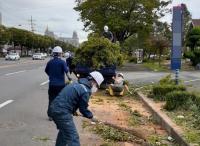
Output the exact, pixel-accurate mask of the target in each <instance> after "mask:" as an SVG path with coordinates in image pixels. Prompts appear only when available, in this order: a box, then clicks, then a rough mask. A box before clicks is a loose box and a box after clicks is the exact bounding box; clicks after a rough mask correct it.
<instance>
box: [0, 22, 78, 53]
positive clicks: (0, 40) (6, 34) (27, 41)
mask: <svg viewBox="0 0 200 146" xmlns="http://www.w3.org/2000/svg"><path fill="white" fill-rule="evenodd" d="M4 44H10V45H14V46H20V47H26V48H27V49H28V50H30V49H32V50H35V51H37V50H38V49H40V50H41V51H47V48H49V47H51V48H53V47H54V46H55V45H59V46H61V47H62V48H63V50H64V51H65V50H70V51H72V50H73V49H74V46H72V45H70V44H68V43H65V42H62V41H59V40H55V39H54V38H51V37H48V36H43V35H40V34H35V33H32V32H30V31H27V30H23V29H18V28H6V27H4V26H0V45H4Z"/></svg>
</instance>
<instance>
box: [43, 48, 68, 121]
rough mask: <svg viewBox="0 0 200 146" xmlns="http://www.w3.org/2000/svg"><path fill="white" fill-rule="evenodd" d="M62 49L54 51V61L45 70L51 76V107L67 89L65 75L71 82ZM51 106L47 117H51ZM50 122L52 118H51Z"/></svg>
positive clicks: (49, 90)
mask: <svg viewBox="0 0 200 146" xmlns="http://www.w3.org/2000/svg"><path fill="white" fill-rule="evenodd" d="M61 56H62V48H61V47H60V46H56V47H55V48H54V49H53V59H51V60H50V61H49V62H48V63H47V65H46V68H45V72H46V74H47V75H48V76H49V89H48V95H49V106H50V104H51V102H52V101H53V100H54V98H55V97H56V96H57V95H58V93H59V92H60V91H61V90H62V89H63V88H64V87H65V74H66V75H67V77H68V80H71V78H70V76H69V75H68V67H67V64H66V63H65V61H63V60H62V59H61ZM49 106H48V110H47V115H48V116H49ZM49 120H50V121H51V120H52V118H51V117H50V116H49Z"/></svg>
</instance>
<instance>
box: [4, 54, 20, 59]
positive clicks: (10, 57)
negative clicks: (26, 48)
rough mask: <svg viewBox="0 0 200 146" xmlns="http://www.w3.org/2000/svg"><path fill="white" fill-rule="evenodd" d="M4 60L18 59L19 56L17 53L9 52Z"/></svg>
mask: <svg viewBox="0 0 200 146" xmlns="http://www.w3.org/2000/svg"><path fill="white" fill-rule="evenodd" d="M5 59H6V60H20V56H19V54H18V53H9V54H7V55H6V57H5Z"/></svg>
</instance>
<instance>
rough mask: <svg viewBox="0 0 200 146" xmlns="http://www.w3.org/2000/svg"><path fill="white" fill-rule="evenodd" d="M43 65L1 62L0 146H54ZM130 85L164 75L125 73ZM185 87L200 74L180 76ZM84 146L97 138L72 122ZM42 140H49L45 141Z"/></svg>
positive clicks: (196, 81) (28, 61)
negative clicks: (48, 115)
mask: <svg viewBox="0 0 200 146" xmlns="http://www.w3.org/2000/svg"><path fill="white" fill-rule="evenodd" d="M47 61H48V59H46V60H44V61H35V60H34V61H32V60H31V58H25V59H21V60H20V61H19V62H12V61H8V62H6V61H4V60H3V59H0V142H1V144H0V145H1V146H53V145H54V141H55V138H56V134H57V130H56V127H55V125H54V124H53V122H49V121H48V120H47V116H46V109H47V103H48V100H47V88H48V84H45V83H47V82H46V81H47V80H48V78H47V76H46V75H45V73H44V67H45V64H46V62H47ZM124 74H125V76H126V78H127V79H128V80H130V82H133V83H136V84H146V83H150V82H152V81H153V82H155V81H158V80H159V79H160V78H161V77H163V76H165V75H166V73H154V72H149V71H139V72H137V71H136V72H124ZM181 78H184V80H185V81H189V80H190V81H191V80H192V81H191V82H188V84H190V83H192V84H193V85H195V86H196V87H197V88H199V87H200V81H199V79H200V72H181ZM75 122H76V125H77V127H78V129H79V132H80V138H81V143H82V144H83V145H88V146H91V145H95V143H96V142H97V141H98V140H99V138H98V137H96V136H94V135H92V134H90V133H89V132H86V131H84V130H83V129H82V128H81V119H80V118H75ZM42 139H50V140H47V141H44V140H42Z"/></svg>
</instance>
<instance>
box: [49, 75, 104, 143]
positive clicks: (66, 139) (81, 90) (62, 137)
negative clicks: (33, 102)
mask: <svg viewBox="0 0 200 146" xmlns="http://www.w3.org/2000/svg"><path fill="white" fill-rule="evenodd" d="M103 80H104V78H103V76H102V74H101V73H99V72H97V71H94V72H91V73H90V76H88V77H87V78H80V79H79V80H78V81H77V82H73V83H72V84H69V85H67V86H65V88H63V90H62V91H61V92H60V93H59V95H58V96H57V97H56V98H55V99H54V101H53V102H52V104H51V106H50V114H51V117H52V118H53V121H54V122H55V124H56V126H57V129H58V130H59V132H58V135H57V140H56V146H80V142H79V136H78V133H77V130H76V127H75V124H74V122H73V114H74V113H76V111H77V109H79V111H80V113H81V114H82V115H83V117H86V118H88V119H91V120H92V121H95V119H94V118H93V114H92V113H91V111H90V110H88V102H89V98H90V96H91V94H92V93H94V92H96V91H97V90H98V87H100V85H101V83H102V82H103Z"/></svg>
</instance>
